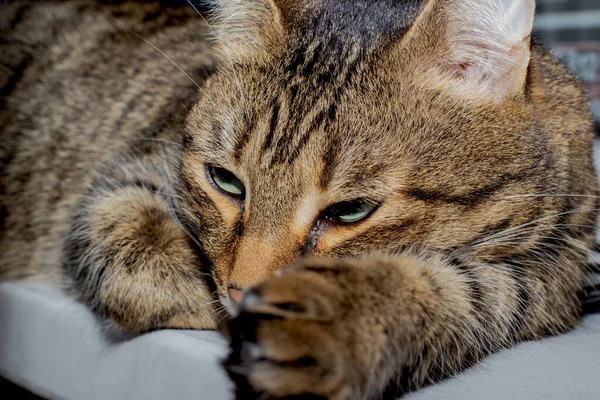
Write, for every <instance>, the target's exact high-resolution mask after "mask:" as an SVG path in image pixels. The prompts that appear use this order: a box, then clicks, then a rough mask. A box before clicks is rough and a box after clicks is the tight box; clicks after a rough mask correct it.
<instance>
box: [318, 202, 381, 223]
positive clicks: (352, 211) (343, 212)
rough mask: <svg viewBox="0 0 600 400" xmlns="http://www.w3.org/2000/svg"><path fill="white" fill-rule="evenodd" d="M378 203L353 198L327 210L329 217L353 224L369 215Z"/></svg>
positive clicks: (326, 214) (326, 213)
mask: <svg viewBox="0 0 600 400" xmlns="http://www.w3.org/2000/svg"><path fill="white" fill-rule="evenodd" d="M375 208H377V204H375V203H373V202H370V201H367V200H351V201H345V202H343V203H338V204H335V205H333V206H331V207H329V208H328V209H327V210H325V216H326V217H327V218H332V219H336V220H338V221H340V222H342V223H344V224H351V223H354V222H358V221H361V220H363V219H365V218H366V217H368V216H369V215H370V214H371V213H372V212H373V210H375Z"/></svg>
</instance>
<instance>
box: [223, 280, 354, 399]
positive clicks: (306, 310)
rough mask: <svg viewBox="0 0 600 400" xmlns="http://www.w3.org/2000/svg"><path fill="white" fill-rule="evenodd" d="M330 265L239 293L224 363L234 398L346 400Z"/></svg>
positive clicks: (342, 334) (347, 379)
mask: <svg viewBox="0 0 600 400" xmlns="http://www.w3.org/2000/svg"><path fill="white" fill-rule="evenodd" d="M336 273H337V272H335V271H334V270H332V269H327V268H325V269H324V270H323V271H319V270H318V269H317V270H314V269H312V270H311V269H308V268H301V269H294V270H289V271H286V272H284V273H283V274H281V275H279V276H276V277H274V278H272V279H270V280H267V281H265V282H263V283H262V284H260V285H259V286H257V287H255V288H253V289H251V290H250V291H249V292H248V293H246V295H245V297H244V300H243V302H242V305H241V309H240V314H239V315H238V316H237V317H236V318H235V319H233V320H232V321H231V322H230V324H229V333H230V336H231V353H230V355H229V357H228V359H227V360H226V361H225V366H226V368H227V371H228V372H229V374H230V376H231V378H232V379H233V381H234V382H235V384H236V386H237V399H238V400H241V399H281V398H292V397H293V398H302V399H319V398H324V399H336V400H337V399H339V400H346V399H353V398H356V397H357V396H356V393H353V389H352V382H356V378H357V376H356V373H355V371H354V366H353V362H352V358H353V357H352V350H351V346H349V343H348V340H347V339H348V337H349V336H353V335H352V333H351V332H352V329H353V327H352V326H351V324H348V323H347V322H346V321H347V319H346V318H344V314H345V308H346V305H345V303H346V301H345V293H344V290H343V289H342V288H341V287H340V286H339V285H338V284H337V282H335V280H334V279H332V277H333V278H334V277H335V274H336Z"/></svg>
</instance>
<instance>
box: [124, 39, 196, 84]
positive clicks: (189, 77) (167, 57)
mask: <svg viewBox="0 0 600 400" xmlns="http://www.w3.org/2000/svg"><path fill="white" fill-rule="evenodd" d="M129 32H131V33H133V34H134V35H135V36H137V37H139V38H140V39H142V40H143V41H144V42H146V43H148V44H149V45H150V46H152V47H153V48H154V49H155V50H156V51H158V52H159V53H160V54H162V55H163V56H164V57H165V58H166V59H167V60H169V61H170V62H171V63H172V64H173V65H174V66H176V67H177V68H178V69H179V70H180V71H181V72H182V73H183V74H184V75H185V76H187V78H188V79H189V80H190V81H191V82H192V83H193V84H194V85H196V87H197V88H198V89H200V85H198V83H196V81H195V80H193V79H192V77H191V76H189V75H188V74H187V72H185V71H184V70H183V69H182V68H181V67H180V66H179V65H177V63H176V62H175V61H173V59H172V58H171V57H169V56H168V55H166V54H165V53H164V52H163V51H162V50H161V49H159V48H158V47H156V46H155V45H153V44H152V43H150V42H149V41H148V40H146V39H145V38H144V37H142V36H140V35H138V34H137V33H135V32H134V31H129Z"/></svg>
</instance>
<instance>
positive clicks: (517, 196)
mask: <svg viewBox="0 0 600 400" xmlns="http://www.w3.org/2000/svg"><path fill="white" fill-rule="evenodd" d="M526 197H583V198H591V199H600V196H596V195H591V194H562V193H549V194H518V195H514V196H506V197H502V199H517V198H526Z"/></svg>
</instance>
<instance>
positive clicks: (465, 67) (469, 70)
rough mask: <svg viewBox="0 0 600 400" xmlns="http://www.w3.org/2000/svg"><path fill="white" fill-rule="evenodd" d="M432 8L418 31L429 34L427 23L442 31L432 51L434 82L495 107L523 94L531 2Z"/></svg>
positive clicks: (475, 0) (468, 1) (457, 1)
mask: <svg viewBox="0 0 600 400" xmlns="http://www.w3.org/2000/svg"><path fill="white" fill-rule="evenodd" d="M431 1H435V0H431ZM436 3H437V4H436V6H435V7H434V8H435V10H434V11H433V12H432V17H430V18H428V19H427V20H428V21H429V22H427V21H426V22H425V26H422V27H421V28H422V29H428V28H430V29H431V25H429V26H428V24H429V23H433V26H435V27H443V29H442V32H443V33H442V34H441V35H439V36H438V41H439V43H438V44H437V45H436V46H435V50H434V51H435V52H437V56H438V57H437V59H438V60H437V62H436V65H438V68H436V69H437V70H438V72H439V73H440V74H441V76H439V78H441V79H443V80H449V82H447V83H448V85H447V87H450V88H451V90H453V91H457V92H458V94H461V95H463V96H465V97H471V98H473V97H475V98H484V99H488V100H489V99H491V100H493V101H495V102H502V101H504V100H505V99H507V98H509V97H512V96H518V95H519V94H522V93H523V90H524V87H525V82H526V78H527V69H528V66H529V60H530V37H531V31H532V29H533V17H534V14H535V0H447V1H444V0H438V1H437V2H436ZM432 18H433V19H432ZM436 20H437V21H438V22H434V21H436ZM430 56H431V55H430ZM433 56H435V55H433Z"/></svg>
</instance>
